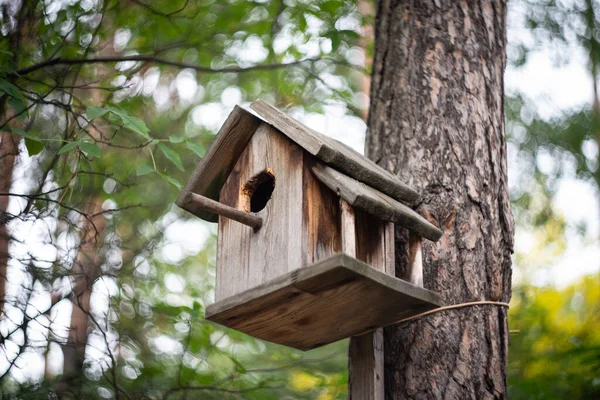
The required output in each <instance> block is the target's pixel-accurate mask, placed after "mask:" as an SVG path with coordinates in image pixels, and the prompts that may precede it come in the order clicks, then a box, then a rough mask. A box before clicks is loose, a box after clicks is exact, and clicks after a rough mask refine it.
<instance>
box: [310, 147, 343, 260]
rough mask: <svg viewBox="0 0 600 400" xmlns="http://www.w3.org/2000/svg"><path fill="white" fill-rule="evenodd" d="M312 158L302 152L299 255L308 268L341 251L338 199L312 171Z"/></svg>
mask: <svg viewBox="0 0 600 400" xmlns="http://www.w3.org/2000/svg"><path fill="white" fill-rule="evenodd" d="M315 162H316V159H315V157H314V156H312V155H311V154H309V153H308V152H304V163H303V171H302V180H303V192H302V195H303V198H302V230H303V233H302V238H303V244H302V249H303V251H302V254H303V257H304V258H303V265H310V264H313V263H315V262H317V261H320V260H323V259H325V258H327V257H329V256H332V255H334V254H336V253H339V252H341V249H342V235H341V212H340V206H339V197H338V195H337V193H335V192H333V191H332V190H331V189H329V188H328V187H327V186H325V185H324V184H323V183H322V182H321V181H319V180H318V179H317V178H316V177H315V176H314V174H313V173H312V171H311V167H312V166H313V165H314V163H315Z"/></svg>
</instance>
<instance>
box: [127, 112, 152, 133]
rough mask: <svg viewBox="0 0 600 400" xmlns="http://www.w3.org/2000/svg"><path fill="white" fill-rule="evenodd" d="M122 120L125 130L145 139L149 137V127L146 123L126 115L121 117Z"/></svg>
mask: <svg viewBox="0 0 600 400" xmlns="http://www.w3.org/2000/svg"><path fill="white" fill-rule="evenodd" d="M121 120H123V126H125V128H128V129H131V130H132V131H134V132H137V133H139V134H140V135H142V136H143V137H145V138H147V137H149V136H148V127H147V126H146V123H145V122H144V121H142V120H141V119H139V118H138V117H132V116H131V115H125V116H121Z"/></svg>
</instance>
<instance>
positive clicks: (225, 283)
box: [215, 122, 306, 301]
mask: <svg viewBox="0 0 600 400" xmlns="http://www.w3.org/2000/svg"><path fill="white" fill-rule="evenodd" d="M303 153H304V151H303V150H302V148H301V147H299V146H297V145H296V144H295V143H294V142H292V141H291V140H289V139H288V138H287V137H286V136H284V135H281V134H280V133H279V132H278V131H277V130H276V129H275V128H273V127H271V126H270V125H268V124H266V123H264V122H263V123H261V125H260V126H259V127H258V128H257V129H256V132H255V133H254V135H253V136H252V139H251V140H250V142H249V143H248V145H247V146H246V147H245V149H244V151H243V152H242V154H241V155H240V156H239V158H238V160H237V163H236V164H235V167H234V168H233V170H232V171H231V173H230V175H229V177H228V178H227V181H226V182H225V184H224V185H223V188H222V190H221V194H220V203H223V204H225V205H228V206H230V207H233V208H237V209H240V210H241V209H244V208H245V207H247V204H248V203H249V200H248V198H247V196H248V193H247V191H246V190H245V188H246V185H247V184H248V182H249V181H251V180H252V178H253V177H255V176H256V175H257V174H259V173H261V172H263V171H269V173H270V174H272V175H273V177H274V178H275V189H274V190H273V193H272V194H271V199H270V200H269V201H268V203H267V205H266V207H265V208H264V209H263V210H261V211H259V212H257V213H255V215H256V216H257V217H259V218H262V220H263V226H262V228H261V229H260V230H258V231H257V232H254V231H253V230H252V229H251V228H249V227H247V226H244V225H241V224H238V223H237V222H234V221H231V220H229V219H228V218H223V217H220V218H219V235H218V243H217V260H218V261H217V277H216V286H215V298H216V300H217V301H219V300H222V299H224V298H226V297H230V296H234V295H236V294H237V293H240V292H243V291H244V290H247V289H250V288H252V287H254V286H257V285H260V284H261V283H264V282H267V281H269V280H271V279H274V278H276V277H278V276H280V275H283V274H285V273H286V272H289V271H292V270H294V269H296V268H300V267H302V266H303V265H306V264H305V263H304V257H305V253H304V251H303V248H302V238H301V233H302V229H303V228H302V226H303V225H302V224H303V223H304V222H303V220H304V217H303V215H302V213H303V206H302V201H303V200H302V193H303V179H302V178H303Z"/></svg>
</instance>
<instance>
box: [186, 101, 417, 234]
mask: <svg viewBox="0 0 600 400" xmlns="http://www.w3.org/2000/svg"><path fill="white" fill-rule="evenodd" d="M250 108H252V110H254V112H256V114H258V117H257V116H256V115H254V114H252V113H251V112H249V111H247V110H244V109H243V108H240V107H237V106H236V107H235V108H234V109H233V111H232V112H231V114H230V115H229V117H228V118H227V120H226V121H225V123H224V124H223V126H222V127H221V129H220V130H219V133H218V134H217V136H216V137H215V139H214V140H213V142H212V144H211V145H210V147H209V148H208V150H207V151H206V154H205V156H204V157H203V158H202V160H200V162H199V163H198V166H197V167H196V170H195V171H194V173H193V174H192V176H191V177H190V179H189V180H188V182H187V183H186V185H185V187H184V189H183V191H182V193H181V195H180V197H179V200H178V201H177V204H178V205H179V206H183V203H184V199H185V197H186V195H187V194H188V193H190V192H193V193H197V194H201V195H203V196H206V197H209V198H211V199H213V200H218V199H219V192H220V190H221V187H222V186H223V184H224V183H225V181H226V180H227V177H228V176H229V174H230V172H231V171H232V169H233V167H234V166H235V164H236V162H237V160H238V158H239V157H240V155H241V154H242V152H243V151H244V149H245V147H246V146H247V144H248V142H249V141H250V139H251V138H252V135H253V134H254V132H255V131H256V129H257V128H258V126H259V125H260V123H261V122H263V121H264V122H266V123H268V124H269V125H271V126H273V127H275V128H276V129H277V130H279V131H280V132H281V133H283V134H284V135H285V136H286V137H288V138H289V139H290V140H292V141H293V142H295V143H296V144H298V145H299V146H301V147H302V148H303V149H304V150H306V151H307V152H308V153H310V154H311V155H313V156H315V157H316V158H318V159H319V160H321V161H322V162H323V163H325V164H327V165H329V166H331V167H332V168H334V169H335V170H337V171H336V172H337V175H336V178H339V177H340V176H341V177H343V176H344V175H347V176H349V177H351V178H354V180H356V181H359V182H362V183H363V184H365V185H363V186H365V187H366V185H368V186H370V187H371V188H373V189H377V190H378V191H379V192H381V193H380V194H383V195H386V198H391V199H390V200H393V201H394V205H396V204H395V203H398V201H402V202H405V203H408V204H413V203H415V202H416V201H417V200H418V199H419V193H417V192H416V191H415V190H414V189H412V188H411V187H409V186H408V185H406V184H405V183H403V182H402V181H400V180H399V179H398V178H397V177H396V176H394V175H393V174H391V173H390V172H388V171H386V170H385V169H383V168H381V167H380V166H379V165H377V164H375V163H374V162H373V161H371V160H369V159H368V158H366V157H365V156H363V155H362V154H360V153H358V152H356V151H354V150H352V149H351V148H349V147H347V146H346V145H344V144H343V143H341V142H339V141H337V140H335V139H332V138H330V137H327V136H325V135H323V134H321V133H319V132H316V131H314V130H312V129H310V128H308V127H306V126H304V125H303V124H301V123H300V122H298V121H296V120H295V119H293V118H291V117H290V116H288V115H287V114H285V113H284V112H282V111H280V110H279V109H277V108H275V107H273V106H272V105H270V104H269V103H267V102H265V101H263V100H257V101H255V102H254V103H252V104H251V105H250ZM338 171H339V172H338ZM336 178H334V179H336ZM321 180H322V179H321ZM346 183H347V181H346ZM328 186H329V185H328ZM338 192H339V190H338ZM340 195H341V194H340ZM346 200H347V201H348V199H346ZM351 203H352V202H351ZM388 203H389V202H388ZM398 204H399V203H398ZM401 206H403V205H401ZM396 208H397V207H396ZM411 211H412V210H411ZM196 214H197V215H198V216H199V217H201V218H202V219H205V220H207V221H211V222H216V221H217V220H218V218H217V215H216V214H213V213H210V212H201V213H199V214H198V213H196ZM390 220H391V219H390Z"/></svg>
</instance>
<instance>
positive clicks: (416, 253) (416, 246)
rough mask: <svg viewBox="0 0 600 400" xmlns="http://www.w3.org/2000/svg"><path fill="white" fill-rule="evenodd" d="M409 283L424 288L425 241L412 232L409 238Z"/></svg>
mask: <svg viewBox="0 0 600 400" xmlns="http://www.w3.org/2000/svg"><path fill="white" fill-rule="evenodd" d="M408 281H409V282H410V283H412V284H413V285H415V286H419V287H423V239H422V238H421V236H418V235H416V234H414V233H412V232H411V233H409V236H408Z"/></svg>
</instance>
